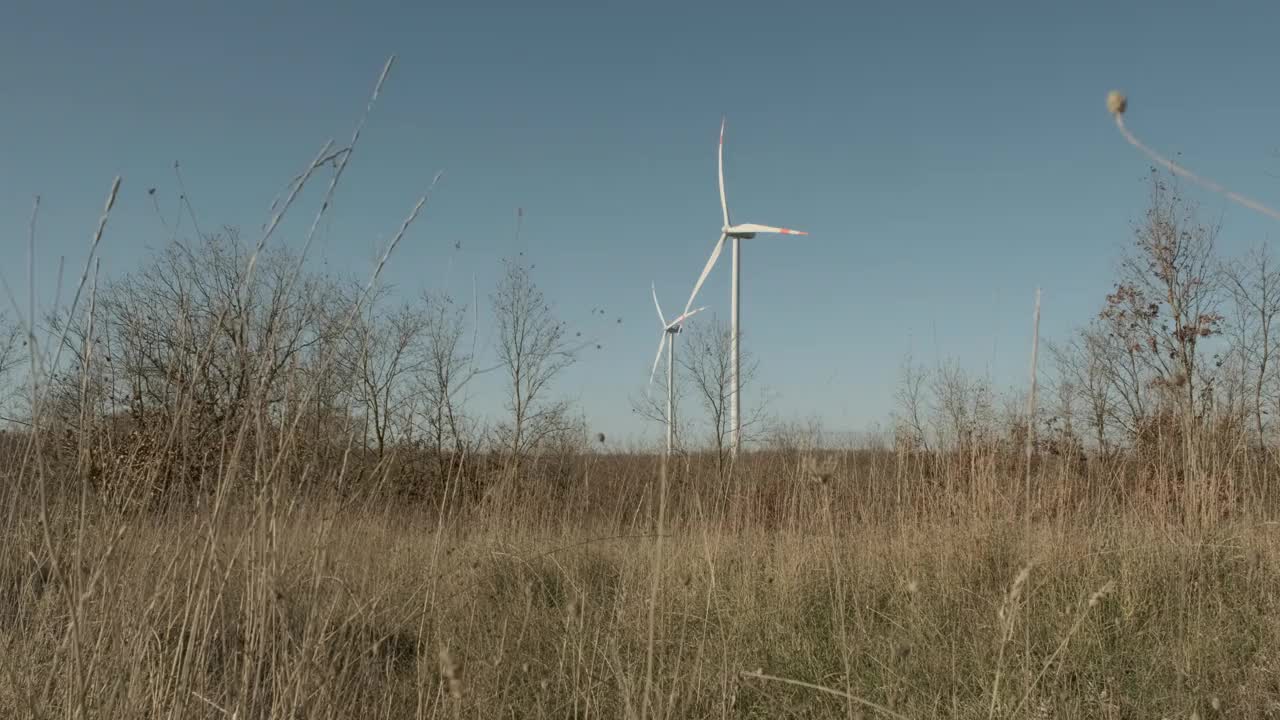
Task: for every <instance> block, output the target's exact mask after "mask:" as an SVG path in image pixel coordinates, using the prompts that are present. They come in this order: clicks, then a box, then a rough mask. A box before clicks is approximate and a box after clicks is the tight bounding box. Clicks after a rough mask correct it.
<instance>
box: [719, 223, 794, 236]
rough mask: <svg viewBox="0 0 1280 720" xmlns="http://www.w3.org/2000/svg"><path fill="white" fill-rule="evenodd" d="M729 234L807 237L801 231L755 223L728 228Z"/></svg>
mask: <svg viewBox="0 0 1280 720" xmlns="http://www.w3.org/2000/svg"><path fill="white" fill-rule="evenodd" d="M729 231H730V232H735V233H773V234H775V235H808V234H809V233H807V232H804V231H803V230H792V229H791V228H780V227H772V226H770V225H756V224H755V223H744V224H742V225H735V226H733V227H731V228H729Z"/></svg>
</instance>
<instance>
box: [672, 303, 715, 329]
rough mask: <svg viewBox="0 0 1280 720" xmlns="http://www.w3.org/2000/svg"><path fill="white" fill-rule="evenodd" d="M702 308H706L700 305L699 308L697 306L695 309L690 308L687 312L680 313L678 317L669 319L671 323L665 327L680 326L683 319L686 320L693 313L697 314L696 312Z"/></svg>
mask: <svg viewBox="0 0 1280 720" xmlns="http://www.w3.org/2000/svg"><path fill="white" fill-rule="evenodd" d="M703 310H706V308H705V307H700V308H698V309H697V310H690V311H689V312H687V313H685V314H683V315H681V316H680V317H678V318H676V319H675V320H672V321H671V324H670V325H668V326H667V327H668V328H673V327H680V326H681V325H683V324H684V321H685V320H688V319H689V318H691V317H693V316H694V315H697V314H698V313H700V312H702V311H703Z"/></svg>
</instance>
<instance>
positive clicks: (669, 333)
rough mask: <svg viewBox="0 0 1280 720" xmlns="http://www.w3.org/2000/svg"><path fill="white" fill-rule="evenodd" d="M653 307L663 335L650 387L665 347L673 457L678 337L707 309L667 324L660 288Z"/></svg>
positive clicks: (669, 439) (669, 444)
mask: <svg viewBox="0 0 1280 720" xmlns="http://www.w3.org/2000/svg"><path fill="white" fill-rule="evenodd" d="M653 306H654V307H655V308H657V309H658V320H659V321H660V322H661V323H662V335H661V336H660V337H659V338H658V355H657V357H655V358H654V359H653V369H652V370H650V371H649V385H650V386H652V385H653V378H654V375H655V374H656V373H657V372H658V363H659V362H661V361H662V348H663V346H664V345H665V346H666V349H667V455H668V456H670V455H671V450H672V448H673V447H674V446H675V437H676V419H675V387H676V383H675V378H676V365H675V353H676V335H679V334H680V331H681V330H683V329H684V321H685V320H688V319H689V318H690V317H693V316H694V315H696V314H698V313H700V312H702V311H703V310H706V308H698V309H697V310H686V311H685V312H684V313H683V314H681V315H680V317H677V318H676V319H675V320H672V321H671V322H667V318H666V317H665V316H664V315H663V314H662V305H660V304H658V288H657V286H654V287H653Z"/></svg>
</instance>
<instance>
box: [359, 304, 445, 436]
mask: <svg viewBox="0 0 1280 720" xmlns="http://www.w3.org/2000/svg"><path fill="white" fill-rule="evenodd" d="M425 329H426V326H425V323H424V320H423V313H422V309H421V308H420V307H415V306H413V305H410V304H407V303H406V304H404V305H401V306H400V307H399V308H398V309H396V310H395V311H394V312H392V313H390V314H386V313H384V312H382V311H380V310H378V309H377V306H376V304H375V303H367V310H366V311H365V313H364V314H363V316H362V317H361V319H360V321H359V322H358V323H356V324H355V326H354V327H353V328H352V332H350V333H348V337H347V342H349V343H351V348H350V350H349V352H348V357H350V358H352V359H353V360H354V362H355V367H354V372H353V375H354V377H355V379H356V383H355V387H354V389H353V399H354V400H355V402H356V404H357V407H359V408H360V409H361V410H362V411H363V413H364V420H365V427H366V432H365V438H366V442H367V441H368V438H369V436H370V435H372V437H373V440H374V442H375V443H376V445H375V447H376V450H377V453H378V457H382V456H383V455H385V453H386V448H387V442H388V440H389V439H390V437H391V435H392V434H393V433H394V432H396V431H397V430H399V431H401V432H406V431H407V430H408V428H409V422H410V419H411V418H410V405H411V401H412V395H411V393H410V392H409V390H410V385H409V380H410V379H411V378H413V377H414V376H415V375H416V374H417V373H418V372H419V370H421V369H422V368H423V367H425V366H426V362H427V361H426V358H425V356H424V354H423V348H422V339H423V334H424V332H425Z"/></svg>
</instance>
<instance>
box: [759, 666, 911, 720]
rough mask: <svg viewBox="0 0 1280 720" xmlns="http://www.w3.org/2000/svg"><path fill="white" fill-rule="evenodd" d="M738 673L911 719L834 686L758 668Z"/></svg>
mask: <svg viewBox="0 0 1280 720" xmlns="http://www.w3.org/2000/svg"><path fill="white" fill-rule="evenodd" d="M739 674H740V675H742V677H746V678H752V679H755V680H767V681H769V682H778V683H783V684H785V685H795V686H796V687H802V688H808V689H810V690H817V691H818V692H822V693H826V694H828V695H834V696H836V697H839V698H844V699H845V700H851V701H853V702H855V703H857V704H859V705H861V706H863V707H865V708H870V709H872V710H875V711H876V712H879V713H882V714H884V715H887V716H889V717H891V718H898V720H911V718H909V717H907V716H906V715H903V714H902V713H899V712H895V711H893V710H890V709H889V708H887V707H885V706H883V705H881V704H879V703H874V702H872V701H870V700H864V699H863V698H860V697H858V696H856V695H850V694H849V693H847V692H843V691H841V690H836V689H834V688H829V687H825V686H823V685H815V684H813V683H809V682H805V681H803V680H792V679H791V678H784V677H778V676H776V675H766V674H764V673H763V672H761V671H760V670H756V671H747V670H744V671H742V672H741V673H739Z"/></svg>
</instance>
